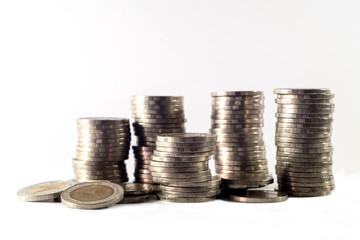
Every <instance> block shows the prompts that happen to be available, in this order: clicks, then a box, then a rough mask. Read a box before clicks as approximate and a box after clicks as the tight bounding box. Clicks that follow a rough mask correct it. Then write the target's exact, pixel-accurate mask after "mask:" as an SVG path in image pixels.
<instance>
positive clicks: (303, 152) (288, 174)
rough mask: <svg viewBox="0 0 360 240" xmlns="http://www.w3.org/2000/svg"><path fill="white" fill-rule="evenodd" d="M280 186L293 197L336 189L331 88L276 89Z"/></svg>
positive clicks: (319, 194) (276, 140)
mask: <svg viewBox="0 0 360 240" xmlns="http://www.w3.org/2000/svg"><path fill="white" fill-rule="evenodd" d="M274 93H275V94H277V98H276V103H277V104H278V110H277V113H276V117H277V123H276V136H275V142H276V146H277V156H276V159H277V163H276V174H277V176H278V189H279V190H280V191H283V192H286V193H287V194H289V195H290V196H298V197H312V196H324V195H328V194H330V193H331V191H332V190H333V189H334V179H333V174H332V151H333V148H332V145H331V131H332V129H331V123H332V120H333V118H332V114H333V112H334V104H333V100H332V99H333V97H334V96H333V94H331V92H330V90H329V89H275V90H274Z"/></svg>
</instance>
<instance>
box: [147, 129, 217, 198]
mask: <svg viewBox="0 0 360 240" xmlns="http://www.w3.org/2000/svg"><path fill="white" fill-rule="evenodd" d="M214 142H215V135H213V134H201V133H174V134H160V135H158V136H157V138H156V147H155V150H154V154H153V156H152V160H151V161H150V170H151V175H152V177H153V180H154V182H157V183H159V184H160V190H161V191H160V192H159V193H158V197H159V199H160V200H165V201H171V202H202V201H209V200H213V199H215V198H216V196H218V195H220V193H221V192H220V178H219V177H217V178H213V179H212V177H211V173H210V169H209V164H208V161H209V160H210V158H211V155H212V154H213V150H214Z"/></svg>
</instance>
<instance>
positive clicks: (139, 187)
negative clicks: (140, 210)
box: [120, 183, 153, 196]
mask: <svg viewBox="0 0 360 240" xmlns="http://www.w3.org/2000/svg"><path fill="white" fill-rule="evenodd" d="M120 186H122V187H123V189H124V194H125V196H128V195H147V194H149V193H151V192H152V191H153V189H152V186H151V185H149V184H140V183H123V184H120Z"/></svg>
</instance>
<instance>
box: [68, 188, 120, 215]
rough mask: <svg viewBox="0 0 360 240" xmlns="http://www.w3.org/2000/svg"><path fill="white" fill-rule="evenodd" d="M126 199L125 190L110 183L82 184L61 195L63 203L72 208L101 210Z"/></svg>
mask: <svg viewBox="0 0 360 240" xmlns="http://www.w3.org/2000/svg"><path fill="white" fill-rule="evenodd" d="M123 197H124V189H123V188H122V187H121V186H120V185H118V184H115V183H111V182H108V181H99V182H89V183H80V184H77V185H75V186H73V187H70V188H68V189H67V190H65V191H64V192H62V193H61V202H62V203H63V204H65V205H66V206H68V207H70V208H77V209H99V208H105V207H110V206H112V205H115V204H116V203H118V202H120V201H121V200H122V199H123Z"/></svg>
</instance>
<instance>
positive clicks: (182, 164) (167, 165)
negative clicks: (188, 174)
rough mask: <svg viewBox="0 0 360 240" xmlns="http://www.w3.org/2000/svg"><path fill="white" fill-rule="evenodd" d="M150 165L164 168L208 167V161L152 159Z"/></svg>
mask: <svg viewBox="0 0 360 240" xmlns="http://www.w3.org/2000/svg"><path fill="white" fill-rule="evenodd" d="M150 165H151V166H153V167H163V168H177V167H180V168H191V167H201V168H204V167H207V166H208V162H206V161H203V162H157V161H150Z"/></svg>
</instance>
